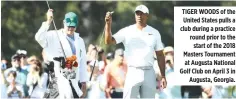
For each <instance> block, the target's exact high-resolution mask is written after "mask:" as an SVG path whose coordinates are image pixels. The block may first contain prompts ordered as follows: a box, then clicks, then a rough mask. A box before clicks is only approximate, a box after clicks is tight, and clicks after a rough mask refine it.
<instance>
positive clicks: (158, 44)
mask: <svg viewBox="0 0 236 99" xmlns="http://www.w3.org/2000/svg"><path fill="white" fill-rule="evenodd" d="M156 35H157V36H156V37H157V38H156V45H155V51H160V50H163V49H164V46H163V43H162V40H161V35H160V33H159V31H157V30H156Z"/></svg>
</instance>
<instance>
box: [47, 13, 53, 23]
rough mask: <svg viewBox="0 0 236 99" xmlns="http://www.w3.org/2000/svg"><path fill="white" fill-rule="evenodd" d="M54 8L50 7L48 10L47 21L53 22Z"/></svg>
mask: <svg viewBox="0 0 236 99" xmlns="http://www.w3.org/2000/svg"><path fill="white" fill-rule="evenodd" d="M52 12H53V9H48V12H47V23H48V24H51V22H52V20H53V13H52Z"/></svg>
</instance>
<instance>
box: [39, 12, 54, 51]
mask: <svg viewBox="0 0 236 99" xmlns="http://www.w3.org/2000/svg"><path fill="white" fill-rule="evenodd" d="M52 11H53V10H52V9H49V10H48V12H47V20H46V21H45V22H43V23H42V25H41V27H40V28H39V30H38V32H37V33H36V34H35V40H36V41H37V42H38V43H39V44H40V45H41V47H43V48H45V47H46V46H47V40H46V39H47V38H48V37H49V35H50V33H47V32H48V29H49V27H50V24H51V22H52V19H53V13H52Z"/></svg>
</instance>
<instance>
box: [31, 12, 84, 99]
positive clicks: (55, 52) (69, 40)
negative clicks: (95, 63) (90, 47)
mask: <svg viewBox="0 0 236 99" xmlns="http://www.w3.org/2000/svg"><path fill="white" fill-rule="evenodd" d="M52 12H53V10H52V9H49V10H48V12H47V21H45V22H43V23H42V25H41V27H40V29H39V30H38V32H37V33H36V35H35V39H36V41H37V42H38V43H39V44H40V45H41V47H42V48H43V49H44V52H45V54H46V56H47V59H48V60H50V61H54V60H53V58H54V57H63V56H64V55H63V50H62V48H63V49H64V52H65V55H66V56H65V57H71V56H72V55H75V56H76V57H77V62H78V67H77V68H75V73H76V77H75V79H67V78H66V77H65V76H63V74H62V72H61V70H62V68H61V67H60V63H59V62H57V61H54V71H55V76H56V77H57V79H58V81H57V83H58V90H59V98H66V99H70V98H78V97H82V98H83V97H84V96H85V94H86V82H87V81H88V75H87V65H86V61H87V60H86V50H85V44H84V40H83V39H82V38H81V37H80V36H79V33H76V32H75V30H76V27H77V26H78V17H77V15H76V14H75V13H73V12H69V13H67V14H65V19H64V20H63V23H64V28H63V29H59V30H57V31H56V30H51V31H48V29H49V26H50V25H51V23H52V17H53V13H52ZM57 33H58V35H57ZM60 41H61V44H62V47H61V45H60V43H59V42H60ZM79 82H81V83H82V87H81V89H82V92H81V90H80V88H79V86H78V83H79ZM70 84H71V85H72V86H73V88H74V90H75V92H76V93H75V92H74V93H75V94H74V95H73V94H72V88H71V85H70ZM75 96H78V97H75Z"/></svg>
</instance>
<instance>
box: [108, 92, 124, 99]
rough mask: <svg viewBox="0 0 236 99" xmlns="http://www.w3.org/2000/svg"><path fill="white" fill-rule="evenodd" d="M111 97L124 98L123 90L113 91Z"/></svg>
mask: <svg viewBox="0 0 236 99" xmlns="http://www.w3.org/2000/svg"><path fill="white" fill-rule="evenodd" d="M111 97H112V98H123V92H116V91H113V92H112V93H111Z"/></svg>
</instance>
